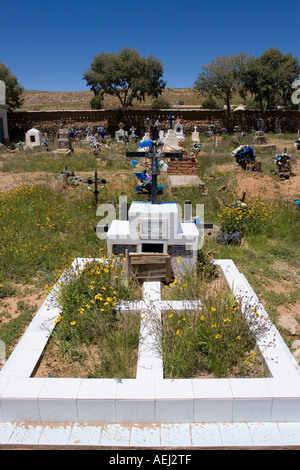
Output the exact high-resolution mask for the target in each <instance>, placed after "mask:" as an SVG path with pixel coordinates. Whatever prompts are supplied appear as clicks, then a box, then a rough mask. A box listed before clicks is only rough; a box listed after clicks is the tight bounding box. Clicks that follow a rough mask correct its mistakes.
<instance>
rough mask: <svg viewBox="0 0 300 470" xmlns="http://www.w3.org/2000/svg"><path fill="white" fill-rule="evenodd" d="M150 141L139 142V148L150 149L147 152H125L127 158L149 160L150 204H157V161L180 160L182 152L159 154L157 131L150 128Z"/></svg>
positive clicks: (155, 128) (154, 128)
mask: <svg viewBox="0 0 300 470" xmlns="http://www.w3.org/2000/svg"><path fill="white" fill-rule="evenodd" d="M151 131H152V132H151V134H152V139H151V140H147V141H144V142H141V143H140V144H139V145H140V146H141V147H151V148H150V150H149V151H147V152H126V156H127V157H129V158H151V163H152V166H151V168H152V183H151V198H152V201H151V202H152V204H157V160H158V159H160V158H182V156H183V153H182V152H159V151H158V149H157V147H158V146H159V145H160V144H161V143H160V141H159V140H158V129H157V127H156V126H155V127H152V129H151Z"/></svg>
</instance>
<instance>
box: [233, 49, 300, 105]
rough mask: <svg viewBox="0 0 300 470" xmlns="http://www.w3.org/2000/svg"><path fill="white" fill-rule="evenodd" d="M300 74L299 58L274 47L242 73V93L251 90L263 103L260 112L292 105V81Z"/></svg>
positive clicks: (252, 62) (250, 63) (256, 98)
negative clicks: (279, 106)
mask: <svg viewBox="0 0 300 470" xmlns="http://www.w3.org/2000/svg"><path fill="white" fill-rule="evenodd" d="M299 73H300V66H299V62H298V58H297V57H292V55H291V54H290V53H288V54H283V53H282V52H281V51H280V50H279V49H276V48H271V49H269V50H267V51H265V52H264V53H263V54H262V55H261V56H260V57H258V58H256V57H252V58H251V59H250V60H249V61H248V63H247V64H246V67H244V69H243V71H242V73H241V80H242V83H243V86H242V88H241V96H243V97H246V95H247V92H249V93H251V95H252V96H253V97H254V100H255V101H256V102H257V103H259V107H260V111H261V113H262V114H263V112H264V111H265V110H266V109H273V108H274V107H276V106H278V105H280V104H282V105H285V106H289V107H291V106H292V100H291V97H292V93H293V88H292V83H293V81H294V80H296V79H297V78H298V76H299Z"/></svg>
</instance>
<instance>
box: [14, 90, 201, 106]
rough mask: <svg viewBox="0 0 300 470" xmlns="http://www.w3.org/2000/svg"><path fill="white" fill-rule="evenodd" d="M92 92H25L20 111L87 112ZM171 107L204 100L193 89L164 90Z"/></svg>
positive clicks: (111, 101) (111, 102)
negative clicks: (179, 103) (180, 103)
mask: <svg viewBox="0 0 300 470" xmlns="http://www.w3.org/2000/svg"><path fill="white" fill-rule="evenodd" d="M92 97H93V92H92V91H90V90H86V91H55V92H54V91H38V90H25V91H24V92H23V99H24V103H23V106H22V107H21V108H20V109H19V110H20V111H33V110H41V111H42V110H43V111H56V110H87V109H90V100H91V98H92ZM162 97H163V98H165V99H166V100H167V101H168V102H169V103H170V104H171V105H173V106H176V104H178V102H183V103H184V105H188V106H190V105H201V103H202V101H203V100H204V98H203V97H201V96H199V95H198V94H197V93H196V92H195V91H194V90H193V88H166V89H165V90H164V92H163V93H162ZM152 101H153V99H152V98H147V99H146V101H144V102H143V103H140V102H138V101H137V102H135V103H134V106H147V107H148V106H151V103H152ZM115 106H118V100H117V99H116V98H114V97H111V96H106V97H105V98H104V101H103V108H111V107H115Z"/></svg>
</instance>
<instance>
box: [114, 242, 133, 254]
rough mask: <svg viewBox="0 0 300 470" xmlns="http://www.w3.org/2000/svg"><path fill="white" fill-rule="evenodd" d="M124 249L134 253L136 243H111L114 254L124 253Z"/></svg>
mask: <svg viewBox="0 0 300 470" xmlns="http://www.w3.org/2000/svg"><path fill="white" fill-rule="evenodd" d="M126 250H128V253H136V252H137V246H136V245H125V244H122V243H115V244H113V245H112V254H113V255H115V256H119V255H125V253H126Z"/></svg>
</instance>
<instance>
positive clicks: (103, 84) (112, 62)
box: [83, 47, 166, 112]
mask: <svg viewBox="0 0 300 470" xmlns="http://www.w3.org/2000/svg"><path fill="white" fill-rule="evenodd" d="M162 75H163V66H162V63H161V62H160V61H159V60H158V59H156V58H155V57H153V56H152V55H151V56H149V57H147V58H145V57H141V56H140V54H139V53H138V52H137V51H136V50H135V49H130V48H128V47H124V48H123V49H122V50H121V51H120V53H119V54H116V53H106V52H102V53H101V54H98V55H96V56H95V57H94V60H93V61H92V63H91V65H90V68H89V69H88V70H87V71H86V72H85V73H84V74H83V79H84V80H86V82H87V86H90V87H91V89H92V91H93V92H94V94H95V96H100V97H101V98H102V97H103V96H104V95H105V94H108V95H112V96H116V97H117V98H118V99H119V101H120V103H121V109H122V111H123V112H124V111H125V110H126V109H127V108H128V107H129V106H131V105H132V102H133V100H134V99H137V100H139V101H143V100H145V97H146V96H152V97H153V98H157V97H158V96H159V95H160V94H161V92H162V91H163V89H164V88H165V86H166V83H165V82H164V81H163V80H162Z"/></svg>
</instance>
